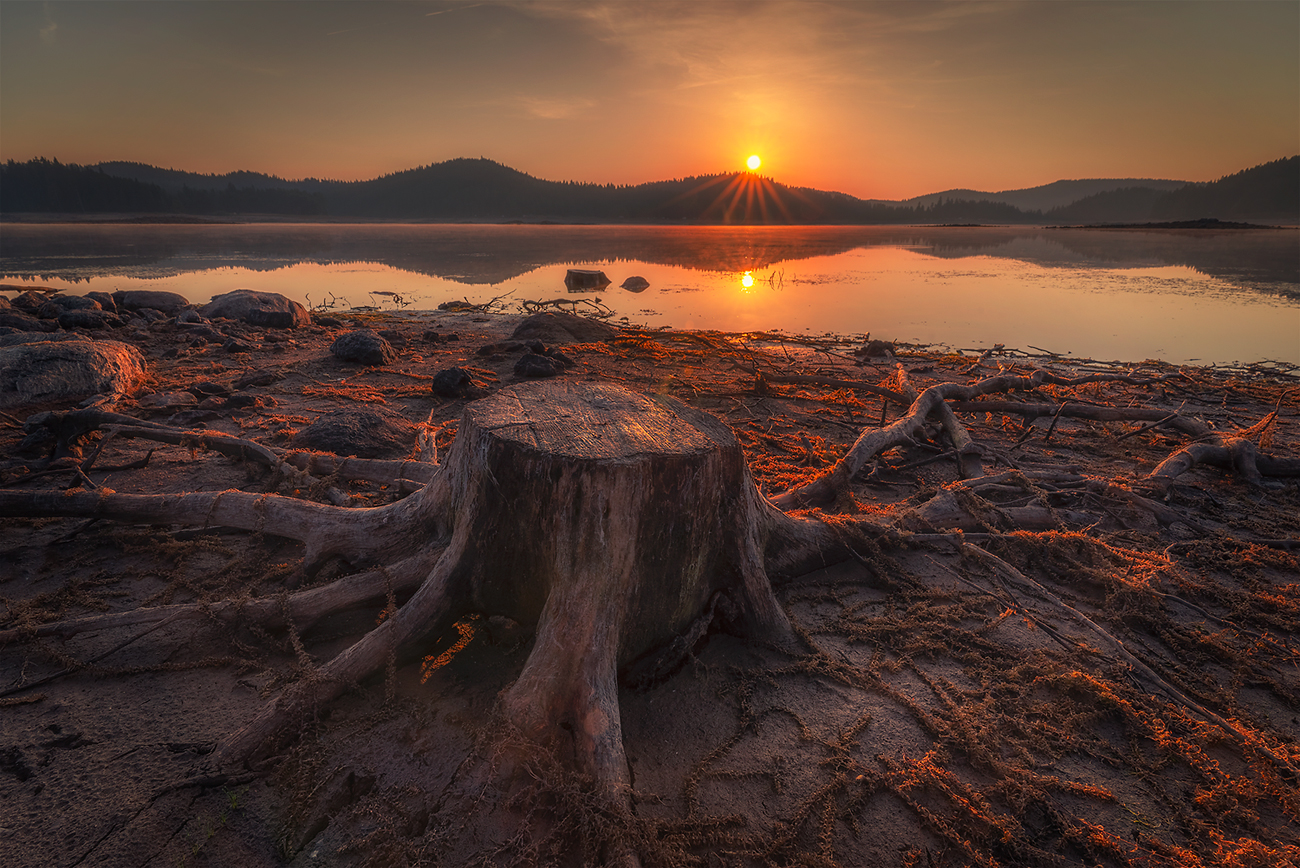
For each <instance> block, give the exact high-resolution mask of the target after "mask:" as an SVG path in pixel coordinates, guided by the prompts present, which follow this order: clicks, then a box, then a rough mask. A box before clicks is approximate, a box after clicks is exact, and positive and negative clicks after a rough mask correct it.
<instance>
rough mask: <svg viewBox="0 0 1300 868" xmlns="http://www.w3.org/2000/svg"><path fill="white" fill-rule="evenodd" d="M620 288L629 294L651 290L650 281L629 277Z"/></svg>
mask: <svg viewBox="0 0 1300 868" xmlns="http://www.w3.org/2000/svg"><path fill="white" fill-rule="evenodd" d="M619 287H620V288H621V289H626V290H627V291H628V292H645V291H646V290H647V289H649V288H650V281H648V280H646V279H645V278H644V277H629V278H628V279H627V280H625V281H623V282H622V283H621V284H620V285H619Z"/></svg>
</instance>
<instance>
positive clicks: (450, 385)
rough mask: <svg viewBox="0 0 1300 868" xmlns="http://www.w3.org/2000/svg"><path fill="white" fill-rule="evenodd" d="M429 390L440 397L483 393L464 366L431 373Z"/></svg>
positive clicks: (475, 395) (465, 396)
mask: <svg viewBox="0 0 1300 868" xmlns="http://www.w3.org/2000/svg"><path fill="white" fill-rule="evenodd" d="M429 388H430V391H432V392H433V394H435V395H437V396H439V397H441V398H473V397H478V396H480V395H482V394H484V392H483V389H482V388H481V387H480V386H479V384H478V383H476V382H474V378H473V377H471V376H470V375H469V371H467V370H465V369H464V368H447V369H446V370H443V371H439V372H438V373H436V374H434V375H433V382H432V383H430V384H429Z"/></svg>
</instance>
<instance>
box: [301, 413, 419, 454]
mask: <svg viewBox="0 0 1300 868" xmlns="http://www.w3.org/2000/svg"><path fill="white" fill-rule="evenodd" d="M415 433H416V426H415V425H413V424H412V423H411V422H410V420H408V419H407V418H406V417H405V416H402V415H400V414H398V413H394V412H393V411H392V410H385V409H384V408H382V407H348V408H344V409H342V410H333V411H331V412H329V413H326V414H325V415H324V416H321V417H320V418H319V419H317V420H316V421H315V422H313V423H311V424H310V425H308V426H307V427H306V428H303V429H302V430H301V431H299V432H298V433H297V434H296V435H295V436H294V438H293V441H292V445H293V446H294V447H295V448H297V449H314V450H317V451H320V452H333V453H334V454H336V455H347V456H354V455H355V456H356V457H358V458H402V457H404V456H405V455H406V454H407V453H408V452H410V451H411V446H412V444H414V443H415Z"/></svg>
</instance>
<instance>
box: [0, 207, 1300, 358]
mask: <svg viewBox="0 0 1300 868" xmlns="http://www.w3.org/2000/svg"><path fill="white" fill-rule="evenodd" d="M569 268H598V269H601V270H603V271H604V272H605V273H606V274H607V275H608V276H609V278H610V279H611V280H612V281H613V284H612V285H611V286H609V287H608V288H606V289H605V290H604V291H602V292H600V293H594V294H593V293H579V294H574V293H569V292H567V291H566V290H565V286H564V275H565V272H566V270H567V269H569ZM0 274H3V281H4V282H6V283H9V284H23V283H25V284H28V285H44V286H54V287H58V288H60V289H63V290H65V291H70V292H77V293H80V292H87V291H91V290H104V291H109V292H111V291H113V290H117V289H166V290H170V291H173V292H179V293H181V294H182V295H184V296H186V297H187V298H189V299H190V300H191V301H196V302H201V301H206V300H207V299H208V298H210V297H211V296H213V295H216V294H219V293H222V292H228V291H230V290H232V289H240V288H246V289H258V290H263V291H271V292H280V293H283V294H285V295H287V296H289V297H291V298H295V299H297V300H299V301H301V302H303V303H305V304H308V305H317V304H320V303H322V302H329V303H332V304H334V305H335V306H336V309H339V310H346V309H347V308H348V307H349V306H358V305H375V306H378V307H381V308H385V309H389V308H392V307H394V306H395V302H394V300H393V297H392V296H390V295H378V294H375V293H396V294H397V295H398V296H400V297H401V298H402V299H403V300H404V301H406V302H408V303H409V304H408V306H407V309H408V310H419V309H428V308H435V307H437V305H438V304H439V303H441V302H444V301H448V300H451V299H468V300H469V301H472V302H484V301H487V300H489V299H492V298H496V297H503V298H502V302H503V303H504V304H505V305H506V306H507V309H518V303H519V302H521V301H523V300H525V299H528V300H548V299H555V298H566V299H572V300H580V299H592V300H593V301H594V300H595V299H596V298H599V299H600V301H601V302H602V303H603V304H604V305H607V306H608V307H609V308H611V309H612V310H613V311H614V318H615V320H621V319H623V318H626V320H627V321H629V322H632V323H638V324H643V325H648V326H663V325H669V326H674V327H677V328H700V329H703V328H710V329H724V330H728V331H758V330H777V329H780V330H784V331H787V332H792V333H804V332H807V333H814V334H820V333H827V332H833V333H838V334H848V335H859V334H867V333H870V334H871V335H872V336H873V337H877V338H885V339H890V340H900V341H909V342H917V343H926V344H939V345H946V346H950V347H954V348H976V347H989V346H992V345H993V344H995V343H1001V344H1005V345H1006V346H1008V347H1018V348H1021V349H1025V348H1028V347H1031V346H1033V347H1039V348H1043V349H1047V350H1051V351H1053V352H1059V353H1069V354H1072V355H1075V356H1081V357H1091V358H1098V359H1126V360H1141V359H1146V358H1159V359H1164V360H1167V361H1171V362H1184V361H1200V362H1203V363H1229V362H1234V361H1240V362H1251V361H1260V360H1266V359H1273V360H1279V361H1287V362H1293V363H1295V362H1300V231H1296V230H1289V229H1281V230H1249V231H1225V230H1220V231H1213V230H1180V231H1157V230H1145V231H1125V230H1080V229H1033V228H995V227H976V228H945V227H661V226H632V227H629V226H483V225H474V226H467V225H392V224H378V225H376V224H367V225H337V224H304V225H286V224H244V225H202V226H166V225H164V226H139V225H86V224H76V225H35V224H5V225H3V226H0ZM633 275H637V276H641V277H644V278H645V279H646V280H648V281H649V282H650V288H649V289H647V290H645V291H644V292H640V293H631V292H628V291H626V290H623V289H620V288H619V284H621V283H622V282H623V281H624V280H625V279H626V278H628V277H630V276H633Z"/></svg>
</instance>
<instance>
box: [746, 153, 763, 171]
mask: <svg viewBox="0 0 1300 868" xmlns="http://www.w3.org/2000/svg"><path fill="white" fill-rule="evenodd" d="M745 165H746V166H749V171H751V172H757V171H758V167H759V166H761V165H763V161H762V160H760V159H759V157H758V154H754V155H753V156H751V157H750V158H749V159H748V160H746V161H745Z"/></svg>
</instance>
